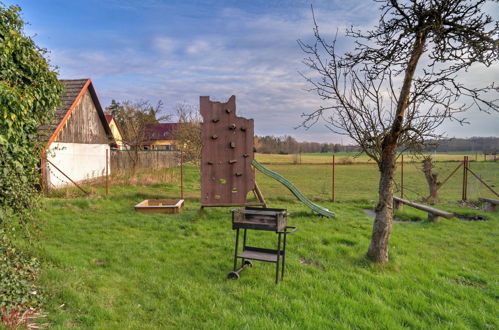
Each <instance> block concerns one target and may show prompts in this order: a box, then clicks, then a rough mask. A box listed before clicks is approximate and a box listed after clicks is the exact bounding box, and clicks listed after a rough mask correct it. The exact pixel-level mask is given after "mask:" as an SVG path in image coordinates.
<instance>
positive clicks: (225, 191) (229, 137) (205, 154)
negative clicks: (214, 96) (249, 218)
mask: <svg viewBox="0 0 499 330" xmlns="http://www.w3.org/2000/svg"><path fill="white" fill-rule="evenodd" d="M200 112H201V116H202V117H203V126H202V130H201V136H202V141H203V149H202V153H201V206H202V207H204V206H243V205H245V203H246V195H247V194H248V192H249V191H252V190H254V189H255V176H254V173H253V171H252V168H251V163H252V161H253V157H254V155H253V134H254V129H253V119H246V118H242V117H237V116H236V97H235V96H234V95H233V96H231V98H230V99H229V100H228V101H227V102H226V103H221V102H213V101H210V97H209V96H201V97H200Z"/></svg>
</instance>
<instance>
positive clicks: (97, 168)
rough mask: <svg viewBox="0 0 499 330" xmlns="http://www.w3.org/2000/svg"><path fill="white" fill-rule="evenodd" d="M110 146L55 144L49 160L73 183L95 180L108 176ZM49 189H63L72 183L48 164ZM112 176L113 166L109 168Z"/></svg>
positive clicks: (49, 153)
mask: <svg viewBox="0 0 499 330" xmlns="http://www.w3.org/2000/svg"><path fill="white" fill-rule="evenodd" d="M109 149H110V148H109V145H108V144H83V143H61V142H54V143H52V144H51V145H50V152H48V153H47V159H48V160H50V161H51V162H52V163H53V164H54V165H55V166H57V167H58V168H59V169H60V170H61V171H63V172H64V173H65V174H66V175H67V176H69V177H70V178H71V180H73V181H76V182H78V181H83V180H88V179H94V178H98V177H102V176H105V175H106V150H108V152H109ZM47 169H48V170H47V181H48V184H49V187H63V186H66V185H71V182H70V181H69V180H68V179H67V178H66V177H65V176H64V175H63V174H62V173H61V172H59V171H58V170H57V169H55V168H54V167H53V166H52V165H50V164H49V163H48V162H47ZM108 171H109V174H111V166H110V165H109V167H108Z"/></svg>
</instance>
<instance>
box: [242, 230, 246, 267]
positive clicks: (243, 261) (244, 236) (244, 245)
mask: <svg viewBox="0 0 499 330" xmlns="http://www.w3.org/2000/svg"><path fill="white" fill-rule="evenodd" d="M246 230H247V229H246V228H244V234H243V251H244V249H245V248H246ZM245 262H246V260H245V259H244V258H243V260H242V262H241V267H243V266H244V265H245Z"/></svg>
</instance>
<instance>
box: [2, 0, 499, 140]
mask: <svg viewBox="0 0 499 330" xmlns="http://www.w3.org/2000/svg"><path fill="white" fill-rule="evenodd" d="M4 3H5V4H7V5H10V4H18V5H20V6H21V8H22V9H23V17H24V19H25V20H26V21H28V22H29V23H30V25H29V26H28V27H27V28H26V32H27V34H28V35H35V37H34V40H35V41H36V42H37V44H38V45H40V46H42V47H45V48H47V49H48V50H49V51H50V54H49V57H50V60H51V63H52V64H53V65H55V66H57V67H58V71H59V73H60V77H61V78H67V79H71V78H91V79H92V80H93V82H94V86H95V88H96V90H97V93H98V95H99V98H100V100H101V103H102V104H103V106H107V105H108V104H109V103H110V101H111V99H116V100H126V99H129V100H139V99H142V100H151V101H152V102H156V101H157V100H159V99H161V100H163V101H164V103H165V108H166V111H167V112H173V108H174V106H175V104H176V103H179V102H185V103H188V104H192V105H194V106H197V105H198V103H199V96H200V95H209V96H211V98H212V99H216V100H220V101H224V100H226V99H227V98H229V97H230V96H231V95H232V94H235V95H236V97H237V105H238V114H239V115H243V116H246V117H248V118H254V119H255V132H256V134H258V135H267V134H269V135H284V134H288V135H293V136H295V137H296V138H298V139H299V140H302V141H304V140H306V141H318V142H335V143H336V142H348V141H349V140H348V139H347V138H346V137H341V136H338V135H335V134H333V133H331V132H330V131H329V130H328V129H327V128H326V127H325V126H324V123H319V124H317V125H315V126H314V127H312V128H311V129H309V130H304V129H297V130H295V129H294V127H296V126H298V125H299V124H300V123H301V118H300V115H301V114H302V113H303V112H311V111H313V110H314V109H316V108H317V107H318V106H319V105H320V104H321V101H320V100H319V99H318V98H317V96H316V95H314V94H313V93H309V92H307V91H306V89H307V87H308V86H307V83H306V82H305V81H304V79H303V78H302V77H301V76H300V75H299V73H298V71H306V69H305V67H304V65H303V64H302V63H301V61H302V58H303V57H304V56H303V53H302V52H301V50H300V48H299V47H298V45H297V42H296V40H297V39H304V40H311V36H312V24H311V13H310V1H299V0H286V1H284V0H277V1H270V0H267V1H265V0H252V1H236V0H233V1H208V0H198V1H160V0H142V1H140V0H107V1H104V0H101V1H96V0H87V1H80V0H52V1H49V0H18V1H11V0H7V1H5V0H4ZM312 3H313V5H314V8H315V12H316V16H317V17H318V20H319V24H320V27H321V31H323V32H324V33H329V34H332V33H334V32H336V29H339V30H340V31H343V30H344V29H345V27H347V26H349V25H351V24H353V25H355V26H360V27H368V26H372V25H373V24H375V23H376V19H377V11H376V8H377V5H376V4H373V2H371V1H366V0H350V1H343V0H333V1H325V0H324V1H312ZM495 9H497V6H496V7H495ZM495 9H494V10H495ZM495 14H497V13H495ZM497 77H499V66H498V65H495V66H494V67H492V68H488V69H481V68H476V69H473V70H471V72H470V73H469V78H468V79H469V80H470V81H474V82H476V83H478V82H483V81H493V80H494V79H496V80H497ZM466 117H468V118H469V121H470V122H471V125H467V126H465V127H461V126H459V125H458V124H455V123H447V124H445V125H444V126H443V127H442V131H445V132H447V134H448V136H457V137H467V136H491V135H495V136H498V135H499V117H498V115H497V113H496V114H493V115H486V114H484V113H479V112H478V111H471V112H470V113H469V114H467V115H466Z"/></svg>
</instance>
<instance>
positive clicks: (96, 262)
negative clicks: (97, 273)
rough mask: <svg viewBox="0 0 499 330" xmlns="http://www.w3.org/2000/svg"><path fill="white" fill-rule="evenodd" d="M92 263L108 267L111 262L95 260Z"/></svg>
mask: <svg viewBox="0 0 499 330" xmlns="http://www.w3.org/2000/svg"><path fill="white" fill-rule="evenodd" d="M92 262H93V263H94V264H96V265H107V264H108V263H109V261H107V260H99V259H94V260H92Z"/></svg>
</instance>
